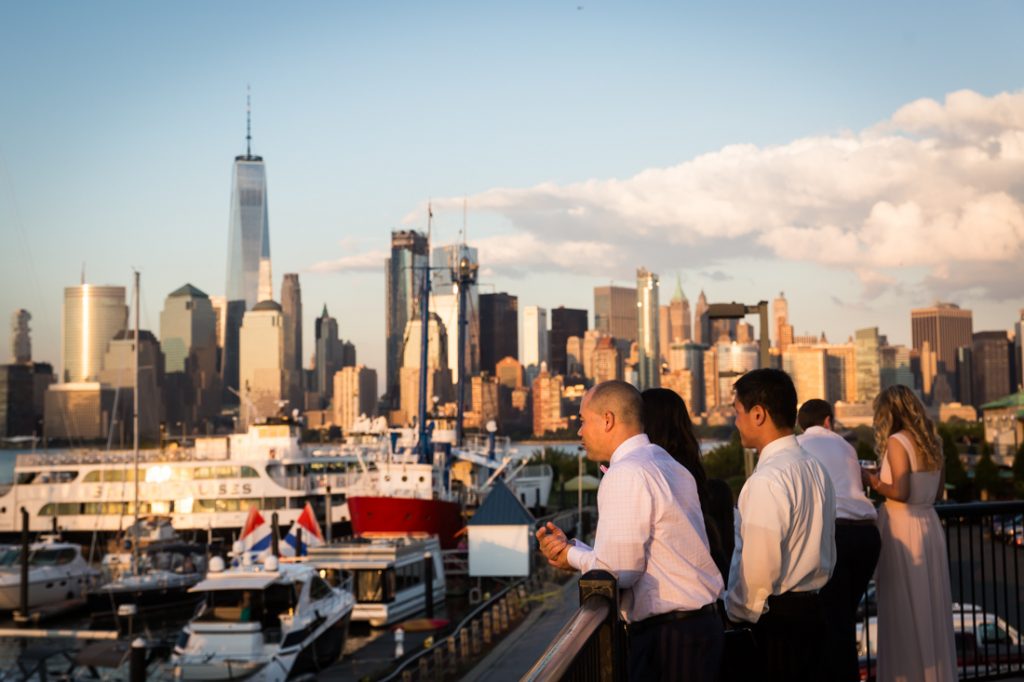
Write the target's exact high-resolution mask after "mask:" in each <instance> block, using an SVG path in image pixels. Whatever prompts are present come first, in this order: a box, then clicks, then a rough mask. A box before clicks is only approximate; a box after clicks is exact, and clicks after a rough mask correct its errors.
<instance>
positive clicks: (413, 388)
mask: <svg viewBox="0 0 1024 682" xmlns="http://www.w3.org/2000/svg"><path fill="white" fill-rule="evenodd" d="M406 327H407V328H406V333H405V337H406V342H405V348H404V353H403V356H402V369H401V376H400V378H401V389H400V392H401V395H400V401H399V405H400V408H401V413H402V415H401V417H402V420H403V422H404V423H405V424H412V423H414V422H415V420H416V419H418V416H419V401H420V364H421V356H420V354H421V351H422V347H421V346H420V343H421V329H422V324H421V323H420V321H419V320H418V319H416V320H409V322H408V324H407V325H406ZM452 397H453V391H452V371H451V369H450V368H449V367H448V331H447V329H445V326H444V323H443V322H442V321H441V318H440V317H438V316H437V315H433V314H432V315H431V316H430V318H429V321H428V323H427V403H426V404H427V410H428V412H429V411H431V410H433V408H434V405H435V403H436V404H443V403H447V402H450V401H451V400H452ZM434 398H437V400H436V401H435V400H434Z"/></svg>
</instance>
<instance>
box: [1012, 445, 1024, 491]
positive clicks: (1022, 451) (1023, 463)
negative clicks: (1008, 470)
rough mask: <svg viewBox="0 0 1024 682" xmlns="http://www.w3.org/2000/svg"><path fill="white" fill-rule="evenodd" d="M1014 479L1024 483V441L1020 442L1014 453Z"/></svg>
mask: <svg viewBox="0 0 1024 682" xmlns="http://www.w3.org/2000/svg"><path fill="white" fill-rule="evenodd" d="M1013 480H1014V481H1016V482H1018V483H1024V443H1021V444H1020V447H1019V448H1017V452H1016V453H1014V455H1013Z"/></svg>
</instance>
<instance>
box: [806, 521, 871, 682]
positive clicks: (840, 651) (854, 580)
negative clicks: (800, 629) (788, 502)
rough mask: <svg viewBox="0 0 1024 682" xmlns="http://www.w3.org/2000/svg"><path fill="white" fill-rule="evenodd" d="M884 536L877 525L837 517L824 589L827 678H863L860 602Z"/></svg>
mask: <svg viewBox="0 0 1024 682" xmlns="http://www.w3.org/2000/svg"><path fill="white" fill-rule="evenodd" d="M881 548H882V540H881V537H880V536H879V535H878V527H877V526H875V524H874V523H870V524H850V523H845V522H843V520H842V519H840V520H837V521H836V567H835V570H834V571H833V572H832V579H831V580H829V582H828V584H827V585H826V586H825V587H824V588H823V589H822V590H821V593H820V594H821V603H822V606H824V608H825V614H826V617H827V618H828V642H827V644H826V652H827V655H826V658H825V660H826V666H827V668H826V672H827V674H828V676H827V678H825V679H828V680H835V682H850V681H853V680H860V666H859V664H858V662H857V605H858V604H859V603H860V600H861V597H863V596H864V590H865V589H867V586H868V581H869V580H871V576H872V574H874V572H875V564H877V563H878V552H879V550H881Z"/></svg>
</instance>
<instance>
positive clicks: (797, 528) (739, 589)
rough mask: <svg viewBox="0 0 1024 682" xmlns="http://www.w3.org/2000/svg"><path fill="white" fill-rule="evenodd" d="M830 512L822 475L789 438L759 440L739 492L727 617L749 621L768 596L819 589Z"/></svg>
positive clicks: (827, 555) (828, 553) (830, 496)
mask: <svg viewBox="0 0 1024 682" xmlns="http://www.w3.org/2000/svg"><path fill="white" fill-rule="evenodd" d="M835 515H836V502H835V493H834V492H833V490H832V483H831V481H829V479H828V474H827V473H826V472H825V469H824V468H823V467H822V466H821V465H820V464H818V462H817V461H815V460H814V459H813V458H812V457H811V456H810V455H808V454H807V453H806V452H805V451H804V450H803V449H802V448H801V447H800V445H799V444H798V443H797V441H796V437H795V436H785V437H783V438H779V439H777V440H774V441H772V442H771V443H769V444H768V445H766V446H765V447H764V448H763V449H762V450H761V456H760V458H759V461H758V463H757V467H756V468H755V469H754V473H753V474H752V475H751V476H750V478H748V479H747V482H746V483H745V484H744V485H743V490H742V491H740V498H739V511H738V512H737V514H736V529H737V533H736V549H735V551H734V552H733V555H732V568H731V569H730V571H729V590H728V592H727V593H726V596H725V608H726V611H727V612H728V614H729V618H730V619H732V620H735V621H748V622H751V623H756V622H757V620H758V619H759V618H760V617H761V614H762V613H763V612H764V608H765V601H766V600H767V599H768V597H770V596H771V595H773V594H784V593H786V592H813V591H817V590H820V589H821V588H822V587H824V586H825V583H827V582H828V580H829V578H830V577H831V575H832V568H833V567H834V566H835V558H836V543H835Z"/></svg>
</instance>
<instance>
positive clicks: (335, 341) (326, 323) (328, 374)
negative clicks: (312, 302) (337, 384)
mask: <svg viewBox="0 0 1024 682" xmlns="http://www.w3.org/2000/svg"><path fill="white" fill-rule="evenodd" d="M314 332H315V334H314V335H315V337H316V349H315V352H314V356H313V368H314V376H315V377H316V385H315V388H316V391H317V392H318V393H319V396H320V399H319V408H324V407H326V406H327V405H329V404H330V402H331V400H332V398H333V397H334V375H335V373H336V372H338V371H339V370H341V368H342V367H352V366H353V365H355V364H356V357H355V355H356V352H355V346H353V345H352V344H351V343H347V342H343V341H342V340H341V338H340V337H339V335H338V321H337V320H336V319H334V318H333V317H331V316H330V314H328V312H327V304H326V303H325V304H324V309H323V312H322V313H320V317H318V318H317V319H316V323H315V327H314ZM417 364H418V363H417Z"/></svg>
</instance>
